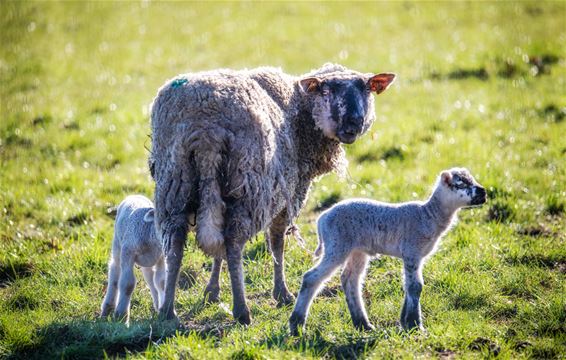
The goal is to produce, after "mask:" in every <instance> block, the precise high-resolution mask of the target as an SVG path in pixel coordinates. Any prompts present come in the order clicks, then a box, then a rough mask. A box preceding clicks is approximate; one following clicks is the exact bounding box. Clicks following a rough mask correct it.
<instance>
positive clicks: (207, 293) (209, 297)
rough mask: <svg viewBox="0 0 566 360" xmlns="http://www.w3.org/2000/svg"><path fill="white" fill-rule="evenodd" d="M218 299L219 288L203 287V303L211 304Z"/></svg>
mask: <svg viewBox="0 0 566 360" xmlns="http://www.w3.org/2000/svg"><path fill="white" fill-rule="evenodd" d="M219 301H220V289H217V288H206V289H204V303H205V304H213V303H217V302H219Z"/></svg>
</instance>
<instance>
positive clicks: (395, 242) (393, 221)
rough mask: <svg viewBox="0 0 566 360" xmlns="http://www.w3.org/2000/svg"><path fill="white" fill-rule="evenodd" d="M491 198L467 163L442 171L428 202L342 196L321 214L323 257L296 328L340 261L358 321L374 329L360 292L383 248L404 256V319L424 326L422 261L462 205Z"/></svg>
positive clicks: (294, 329)
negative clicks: (372, 259) (372, 260)
mask: <svg viewBox="0 0 566 360" xmlns="http://www.w3.org/2000/svg"><path fill="white" fill-rule="evenodd" d="M485 201H486V192H485V189H484V188H483V187H482V186H481V185H480V184H478V183H477V182H476V181H475V179H474V178H473V177H472V176H471V175H470V173H469V171H468V170H466V169H462V168H453V169H450V170H447V171H443V172H442V173H441V174H440V176H439V180H438V182H437V185H436V187H435V189H434V192H433V194H432V195H431V197H430V198H429V199H428V200H427V201H426V202H408V203H402V204H388V203H382V202H378V201H374V200H369V199H351V200H346V201H342V202H340V203H338V204H336V205H334V206H333V207H332V208H330V209H329V210H327V211H325V212H324V213H323V214H322V215H320V217H319V218H318V222H317V226H318V240H319V246H318V248H317V249H316V253H315V254H316V255H320V253H321V252H322V250H324V256H323V258H322V260H321V261H320V262H319V263H318V264H317V265H316V266H314V267H313V268H312V269H310V270H309V271H308V272H307V273H305V275H304V277H303V284H302V286H301V290H300V292H299V295H298V298H297V303H296V304H295V309H294V310H293V313H292V315H291V318H290V319H289V326H290V330H291V334H293V335H296V334H297V333H298V328H299V327H303V326H304V324H305V322H306V318H307V316H308V311H309V307H310V305H311V304H312V300H313V298H314V297H315V296H316V294H317V293H318V291H319V290H320V288H321V285H322V284H323V282H324V281H326V280H327V279H328V278H329V277H330V276H331V275H332V274H333V273H334V271H335V270H336V269H338V267H340V266H341V265H343V264H344V263H345V264H346V265H345V266H344V270H343V271H342V276H341V280H342V287H343V289H344V293H345V295H346V301H347V303H348V309H349V310H350V315H351V316H352V321H353V323H354V326H356V327H357V328H361V329H367V330H369V329H373V326H372V325H371V323H370V322H369V320H368V317H367V314H366V311H365V309H364V304H363V300H362V297H361V292H360V291H361V284H362V281H363V278H364V277H365V271H366V267H367V264H368V261H369V260H370V257H371V256H375V255H378V254H384V255H390V256H395V257H398V258H401V259H403V263H404V273H405V302H404V305H403V310H402V311H401V325H402V326H403V328H405V329H412V328H415V327H418V328H422V320H421V306H420V295H421V291H422V287H423V277H422V265H423V261H424V259H425V258H426V257H427V256H428V255H430V254H432V253H433V252H434V250H435V248H436V245H437V243H438V240H439V239H440V238H441V237H442V235H443V234H444V233H445V232H446V231H447V230H448V229H449V228H450V225H451V224H452V223H453V222H454V220H455V218H456V214H457V212H458V210H459V209H460V208H462V207H466V206H471V205H480V204H483V203H485Z"/></svg>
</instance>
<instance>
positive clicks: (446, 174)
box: [440, 171, 452, 186]
mask: <svg viewBox="0 0 566 360" xmlns="http://www.w3.org/2000/svg"><path fill="white" fill-rule="evenodd" d="M440 179H441V180H442V183H443V184H446V185H448V186H450V185H452V174H451V173H450V171H443V172H442V173H441V174H440Z"/></svg>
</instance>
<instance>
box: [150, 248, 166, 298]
mask: <svg viewBox="0 0 566 360" xmlns="http://www.w3.org/2000/svg"><path fill="white" fill-rule="evenodd" d="M165 277H166V272H165V261H164V259H163V257H162V258H160V259H159V260H157V263H156V264H155V269H154V271H153V283H154V284H155V288H156V289H157V298H158V304H157V309H160V308H161V306H163V299H164V298H165Z"/></svg>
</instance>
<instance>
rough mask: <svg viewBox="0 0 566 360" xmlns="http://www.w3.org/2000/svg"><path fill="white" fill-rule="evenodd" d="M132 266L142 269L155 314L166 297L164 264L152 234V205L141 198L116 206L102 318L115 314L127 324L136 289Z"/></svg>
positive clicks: (153, 233) (132, 196)
mask: <svg viewBox="0 0 566 360" xmlns="http://www.w3.org/2000/svg"><path fill="white" fill-rule="evenodd" d="M134 264H137V265H139V266H140V267H141V271H142V273H143V276H144V278H145V281H146V283H147V286H148V287H149V289H150V291H151V297H152V299H153V307H154V308H155V310H156V311H158V310H159V307H160V306H161V305H162V304H163V297H164V295H165V292H164V287H165V262H164V257H163V250H162V246H161V241H159V239H157V236H156V232H155V226H154V206H153V203H152V202H151V200H149V199H148V198H146V197H145V196H141V195H131V196H128V197H126V199H124V201H122V202H121V203H120V205H119V206H118V212H117V214H116V223H115V225H114V239H113V240H112V255H111V258H110V263H109V265H108V291H107V292H106V296H105V297H104V301H103V302H102V310H101V314H100V316H101V317H106V316H108V315H109V314H110V312H112V310H114V318H115V319H124V320H125V321H126V322H128V321H129V318H130V299H131V297H132V292H133V291H134V287H135V286H136V278H135V277H134ZM116 300H117V302H118V305H116Z"/></svg>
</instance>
